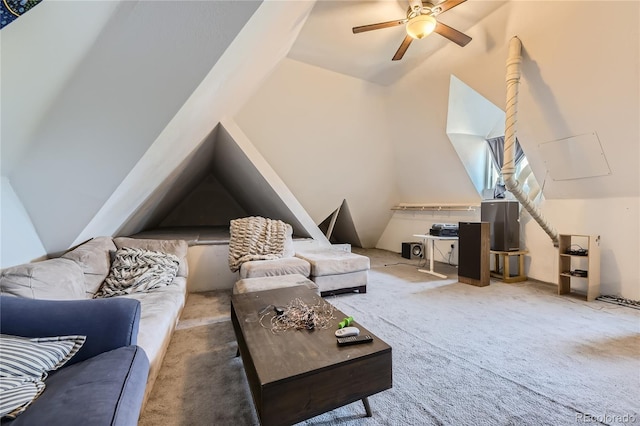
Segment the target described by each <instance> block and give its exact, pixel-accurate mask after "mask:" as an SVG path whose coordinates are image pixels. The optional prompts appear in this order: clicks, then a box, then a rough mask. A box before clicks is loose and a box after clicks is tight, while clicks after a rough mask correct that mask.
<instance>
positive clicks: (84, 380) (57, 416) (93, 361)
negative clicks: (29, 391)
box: [3, 346, 149, 426]
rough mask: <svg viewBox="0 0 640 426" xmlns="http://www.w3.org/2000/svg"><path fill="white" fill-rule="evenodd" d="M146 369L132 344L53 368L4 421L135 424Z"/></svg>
mask: <svg viewBox="0 0 640 426" xmlns="http://www.w3.org/2000/svg"><path fill="white" fill-rule="evenodd" d="M148 372H149V362H148V360H147V357H146V355H145V353H144V351H143V350H142V349H141V348H139V347H137V346H124V347H120V348H118V349H114V350H111V351H108V352H104V353H102V354H100V355H97V356H95V357H93V358H89V359H87V360H85V361H83V362H80V363H77V364H74V365H72V366H68V367H64V368H62V369H60V370H58V371H56V372H55V373H52V374H51V376H50V377H49V378H48V379H47V380H46V381H45V384H46V388H45V390H44V392H42V394H41V395H40V396H39V397H38V398H37V399H36V400H35V401H34V402H33V404H31V406H30V407H29V408H28V409H27V410H26V411H25V412H24V413H22V414H21V415H19V416H18V417H17V418H16V419H15V420H13V421H10V422H7V423H6V424H7V425H12V426H21V425H24V426H28V425H65V426H81V425H82V426H85V425H135V424H137V422H138V417H139V415H140V408H141V406H142V398H143V395H144V391H145V386H146V381H147V374H148ZM4 425H5V422H4V421H3V426H4Z"/></svg>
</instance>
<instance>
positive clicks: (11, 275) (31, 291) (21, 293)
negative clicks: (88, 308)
mask: <svg viewBox="0 0 640 426" xmlns="http://www.w3.org/2000/svg"><path fill="white" fill-rule="evenodd" d="M0 293H3V294H10V295H13V296H18V297H26V298H29V299H47V300H72V299H86V298H87V296H86V290H85V284H84V274H83V273H82V269H81V268H80V266H79V265H78V264H77V263H76V262H74V261H73V260H69V259H60V258H58V259H49V260H43V261H42V262H33V263H25V264H24V265H18V266H11V267H9V268H5V269H3V270H2V271H1V272H0Z"/></svg>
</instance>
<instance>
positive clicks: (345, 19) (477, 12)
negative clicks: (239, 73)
mask: <svg viewBox="0 0 640 426" xmlns="http://www.w3.org/2000/svg"><path fill="white" fill-rule="evenodd" d="M444 2H445V0H433V1H432V4H434V5H437V4H440V3H444ZM416 3H418V4H419V3H420V2H419V1H416V0H365V1H340V0H318V1H317V2H316V4H315V6H314V8H313V11H312V13H311V14H310V15H309V19H307V22H306V23H305V25H304V27H303V29H302V31H301V32H300V36H299V37H298V39H297V40H296V42H295V43H294V45H293V46H292V48H291V51H290V52H289V54H288V57H289V58H291V59H295V60H298V61H301V62H306V63H308V64H311V65H315V66H318V67H320V68H324V69H328V70H331V71H335V72H339V73H342V74H347V75H350V76H352V77H356V78H359V79H361V80H366V81H369V82H371V83H376V84H380V85H385V86H386V85H390V84H393V83H395V82H396V81H398V79H400V78H401V77H403V76H404V75H406V74H407V73H408V72H410V71H412V70H413V69H415V68H416V67H417V66H418V65H420V64H421V63H423V62H425V61H428V60H429V58H430V57H431V55H432V54H433V53H434V52H436V51H438V50H439V49H441V48H443V47H445V46H447V45H449V44H451V42H450V41H448V40H447V39H445V38H444V37H442V36H440V35H438V34H432V35H430V36H428V37H426V38H425V39H423V40H414V41H413V42H412V43H411V45H410V46H409V49H408V50H407V52H406V53H405V56H404V57H403V58H402V60H400V61H391V58H392V57H393V55H394V54H395V53H396V50H398V47H399V46H400V43H401V42H402V40H403V39H404V36H405V35H406V32H405V27H404V25H399V26H397V27H392V28H385V29H381V30H375V31H368V32H364V33H360V34H353V32H352V28H353V27H355V26H359V25H367V24H374V23H378V22H386V21H393V20H394V19H403V18H405V17H406V16H407V8H408V7H409V5H410V4H416ZM504 3H506V2H505V1H496V0H494V1H485V0H469V1H466V2H464V3H463V4H460V5H458V6H456V7H455V8H453V9H450V10H448V11H446V12H445V13H443V14H441V15H440V16H439V17H438V20H439V21H442V23H444V24H447V25H449V26H451V27H453V28H455V29H457V30H459V31H462V32H465V31H467V30H469V29H470V28H471V27H472V26H473V25H475V24H477V23H478V22H479V21H481V20H482V19H483V18H484V17H486V16H487V15H489V14H490V13H491V12H493V11H494V10H496V9H497V8H499V7H500V6H502V5H503V4H504ZM453 50H454V51H456V54H460V55H463V54H464V48H461V47H459V46H457V45H456V46H455V49H453Z"/></svg>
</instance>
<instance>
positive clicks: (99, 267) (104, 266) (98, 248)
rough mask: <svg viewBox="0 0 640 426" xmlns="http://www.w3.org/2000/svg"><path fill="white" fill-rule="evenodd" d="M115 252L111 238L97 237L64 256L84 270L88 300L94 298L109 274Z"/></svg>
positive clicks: (63, 256)
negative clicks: (112, 255) (112, 254)
mask: <svg viewBox="0 0 640 426" xmlns="http://www.w3.org/2000/svg"><path fill="white" fill-rule="evenodd" d="M115 251H116V245H115V244H113V240H112V239H111V237H97V238H94V239H92V240H90V241H87V242H86V243H84V244H82V245H80V246H78V247H76V248H75V249H73V250H71V251H69V252H67V253H65V254H63V255H62V258H63V259H70V260H73V261H74V262H76V263H77V264H78V265H79V266H80V268H81V269H82V272H83V273H84V283H85V287H86V292H87V297H88V298H90V297H93V295H94V294H95V292H96V291H98V289H99V288H100V285H102V282H103V281H104V279H105V278H106V277H107V274H109V268H110V267H111V253H112V252H115Z"/></svg>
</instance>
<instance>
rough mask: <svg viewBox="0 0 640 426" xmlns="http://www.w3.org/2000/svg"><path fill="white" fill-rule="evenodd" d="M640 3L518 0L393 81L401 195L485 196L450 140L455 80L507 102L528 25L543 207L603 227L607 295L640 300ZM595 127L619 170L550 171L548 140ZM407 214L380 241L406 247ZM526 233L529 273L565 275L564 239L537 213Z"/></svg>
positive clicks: (529, 136)
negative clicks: (515, 44) (538, 220)
mask: <svg viewBox="0 0 640 426" xmlns="http://www.w3.org/2000/svg"><path fill="white" fill-rule="evenodd" d="M593 5H596V3H594V4H593ZM639 12H640V3H638V2H607V13H606V18H605V19H603V16H602V14H601V10H598V8H597V7H585V3H584V2H569V1H566V2H527V1H524V2H517V1H515V2H509V3H508V4H507V5H505V6H504V7H502V8H500V9H498V10H497V11H496V12H494V13H493V14H492V15H490V16H489V17H487V18H486V19H485V20H483V21H482V22H481V23H480V25H476V26H474V27H473V28H471V29H470V30H469V31H468V32H467V33H468V34H469V35H470V36H472V37H473V41H472V42H471V43H470V44H469V45H467V46H466V47H465V48H464V49H460V48H459V47H458V46H455V45H454V44H451V45H450V46H447V47H446V48H444V49H442V50H440V51H438V52H437V53H436V54H435V55H433V56H431V57H430V58H429V59H428V60H427V61H425V63H424V64H423V65H422V66H420V67H418V68H416V69H415V70H414V71H412V72H411V73H410V74H409V75H407V76H406V77H405V78H404V79H402V80H401V81H399V82H398V83H396V84H395V85H394V86H392V87H391V88H390V89H391V90H390V92H389V93H390V94H389V98H388V102H389V105H388V108H389V111H390V117H391V123H392V124H391V126H394V127H392V130H391V131H392V134H394V135H396V136H398V140H399V143H398V144H396V145H395V147H396V159H397V162H396V170H397V183H398V186H399V192H400V196H401V197H402V200H401V201H403V202H418V203H442V202H451V203H466V202H473V201H476V202H477V201H479V200H478V198H477V193H476V192H475V190H474V189H473V185H472V183H471V181H470V179H469V178H468V176H467V174H466V172H465V171H464V168H463V167H462V165H461V164H460V161H459V160H457V155H456V154H455V152H454V150H453V148H452V147H451V146H450V145H451V144H450V143H449V142H448V141H447V140H446V134H445V124H446V108H447V103H448V88H449V79H450V76H451V74H454V75H456V76H457V77H459V78H460V79H461V80H462V81H464V82H465V83H466V84H468V85H469V86H471V87H472V88H473V89H474V90H476V91H477V92H479V93H480V94H482V95H483V96H484V97H486V98H487V99H489V100H490V101H491V102H493V103H494V104H496V105H497V106H499V107H501V108H504V105H505V92H506V89H505V87H506V86H505V82H504V80H505V73H506V67H505V62H506V59H507V51H508V42H509V40H510V38H511V37H512V36H514V35H518V37H519V38H520V39H521V41H522V44H523V49H524V60H523V66H522V68H523V76H522V84H521V88H520V97H519V99H520V103H519V116H518V119H519V121H518V129H519V130H518V139H519V140H520V142H521V144H522V146H523V149H524V151H525V153H526V155H527V158H528V159H529V162H530V163H531V165H532V169H533V170H534V173H535V174H536V178H537V180H538V181H539V182H540V183H541V185H542V186H543V187H544V193H545V197H546V199H547V201H546V202H545V204H543V206H542V211H543V214H545V216H546V217H547V218H548V219H549V220H550V221H551V222H552V224H553V225H554V226H555V227H556V228H557V229H558V231H560V232H561V233H570V232H577V233H593V234H599V235H601V236H602V268H601V270H602V283H603V284H602V293H603V294H604V293H613V294H621V295H623V296H625V297H629V298H634V299H639V298H640V297H639V294H640V278H639V276H640V274H638V266H637V258H638V250H639V249H638V247H639V244H640V242H639V241H640V238H639V237H640V235H639V234H638V223H639V222H640V216H639V213H638V207H637V206H638V199H639V198H638V197H639V194H640V190H639V187H640V174H639V170H640V167H638V166H639V159H640V155H639V146H640V143H639V141H640V135H639V129H638V121H637V117H638V116H640V108H639V100H640V97H639V94H640V91H639V90H640V89H639V79H638V75H640V69H639V62H640V61H639V54H640V46H639V43H640V36H639V27H640V25H639V17H640V13H639ZM541 22H543V23H544V25H543V26H541V25H540V23H541ZM595 22H597V25H596V26H594V23H595ZM416 91H418V92H417V93H419V96H416ZM406 123H419V124H420V128H421V129H422V130H423V133H422V137H421V138H414V139H412V138H411V134H412V133H415V131H414V130H413V129H412V128H411V127H409V126H406ZM591 131H596V132H597V133H598V135H599V137H600V141H601V144H602V146H603V150H604V152H605V154H606V156H607V160H608V162H609V165H610V167H611V170H612V175H611V176H607V177H601V178H589V179H579V180H572V181H562V182H554V181H552V180H551V179H549V178H548V177H547V176H546V170H545V167H544V162H543V161H542V158H541V157H540V155H539V152H538V144H540V143H544V142H548V141H552V140H556V139H561V138H564V137H568V136H573V135H577V134H582V133H589V132H591ZM420 173H422V174H423V176H424V178H423V179H419V178H417V177H416V176H419V175H420ZM404 221H405V219H404V218H402V217H400V216H399V215H394V216H393V218H392V219H391V221H390V222H389V224H388V226H387V229H386V230H385V233H384V234H383V238H381V241H380V242H379V243H378V246H379V247H383V248H385V247H395V249H394V250H395V251H399V250H400V246H399V245H398V242H399V241H403V240H405V238H407V234H408V233H409V232H414V231H413V230H411V231H408V230H405V231H402V229H404V226H403V224H400V223H399V222H404ZM421 226H422V224H420V226H416V228H418V229H417V230H420V229H421ZM401 232H402V234H401ZM390 233H392V234H394V236H393V237H391V236H389V235H388V234H390ZM523 235H524V238H525V246H526V248H528V249H529V250H530V251H531V257H530V260H529V261H528V264H527V272H528V274H529V275H530V276H531V277H533V278H536V279H541V280H543V281H549V282H557V279H556V278H555V275H556V272H557V260H556V254H557V249H555V248H554V247H553V245H552V244H551V242H550V239H549V237H548V236H546V234H544V232H542V231H541V230H540V229H539V228H538V225H537V224H535V225H534V224H532V223H528V222H527V223H526V224H525V225H524V226H523ZM633 256H635V257H633Z"/></svg>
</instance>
